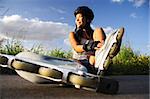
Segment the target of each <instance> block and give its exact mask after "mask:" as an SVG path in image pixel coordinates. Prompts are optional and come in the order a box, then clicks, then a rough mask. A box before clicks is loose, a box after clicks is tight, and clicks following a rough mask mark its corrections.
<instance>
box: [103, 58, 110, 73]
mask: <svg viewBox="0 0 150 99" xmlns="http://www.w3.org/2000/svg"><path fill="white" fill-rule="evenodd" d="M110 63H111V58H110V57H107V58H106V60H105V62H104V65H103V66H104V68H105V69H106V70H107V68H108V66H109V65H110Z"/></svg>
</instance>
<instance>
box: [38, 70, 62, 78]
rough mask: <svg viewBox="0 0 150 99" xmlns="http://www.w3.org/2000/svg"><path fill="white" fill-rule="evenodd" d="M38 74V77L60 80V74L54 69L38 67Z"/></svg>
mask: <svg viewBox="0 0 150 99" xmlns="http://www.w3.org/2000/svg"><path fill="white" fill-rule="evenodd" d="M38 73H39V74H40V75H43V76H47V77H51V78H55V79H61V78H62V72H60V71H58V70H55V69H50V68H46V67H40V68H39V71H38Z"/></svg>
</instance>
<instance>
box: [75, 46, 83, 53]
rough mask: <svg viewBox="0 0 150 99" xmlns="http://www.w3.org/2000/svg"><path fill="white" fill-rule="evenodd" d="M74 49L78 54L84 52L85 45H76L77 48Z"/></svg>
mask: <svg viewBox="0 0 150 99" xmlns="http://www.w3.org/2000/svg"><path fill="white" fill-rule="evenodd" d="M73 48H74V50H75V51H76V52H78V53H81V52H84V50H83V45H76V46H74V47H73Z"/></svg>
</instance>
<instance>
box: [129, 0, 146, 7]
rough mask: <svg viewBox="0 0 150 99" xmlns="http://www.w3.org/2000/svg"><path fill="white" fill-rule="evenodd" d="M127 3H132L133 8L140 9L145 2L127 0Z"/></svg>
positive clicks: (143, 0) (144, 0) (142, 0)
mask: <svg viewBox="0 0 150 99" xmlns="http://www.w3.org/2000/svg"><path fill="white" fill-rule="evenodd" d="M128 1H129V2H131V3H133V6H135V7H136V8H138V7H141V6H142V5H143V4H144V3H145V2H146V0H128Z"/></svg>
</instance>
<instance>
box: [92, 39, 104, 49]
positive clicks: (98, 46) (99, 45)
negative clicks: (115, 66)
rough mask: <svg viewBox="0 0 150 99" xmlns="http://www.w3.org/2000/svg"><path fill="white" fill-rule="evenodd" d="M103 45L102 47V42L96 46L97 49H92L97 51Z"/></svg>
mask: <svg viewBox="0 0 150 99" xmlns="http://www.w3.org/2000/svg"><path fill="white" fill-rule="evenodd" d="M103 45H104V41H102V42H100V43H98V44H97V47H95V48H94V49H95V50H98V49H100V48H101V47H102V46H103Z"/></svg>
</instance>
